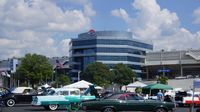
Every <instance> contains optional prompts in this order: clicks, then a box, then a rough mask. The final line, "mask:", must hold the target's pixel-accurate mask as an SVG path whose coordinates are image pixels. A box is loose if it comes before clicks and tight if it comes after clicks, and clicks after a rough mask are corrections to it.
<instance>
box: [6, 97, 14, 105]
mask: <svg viewBox="0 0 200 112" xmlns="http://www.w3.org/2000/svg"><path fill="white" fill-rule="evenodd" d="M14 105H15V100H14V99H8V100H7V101H6V106H7V107H13V106H14Z"/></svg>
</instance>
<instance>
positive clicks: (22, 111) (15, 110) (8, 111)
mask: <svg viewBox="0 0 200 112" xmlns="http://www.w3.org/2000/svg"><path fill="white" fill-rule="evenodd" d="M1 112H52V111H46V110H45V109H44V108H43V107H33V106H31V105H27V104H26V105H25V104H17V105H16V106H14V107H3V108H2V111H1ZM53 112H67V110H65V109H61V110H57V111H53ZM79 112H84V111H79ZM131 112H133V111H131ZM176 112H189V108H177V110H176Z"/></svg>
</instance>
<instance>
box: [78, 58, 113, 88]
mask: <svg viewBox="0 0 200 112" xmlns="http://www.w3.org/2000/svg"><path fill="white" fill-rule="evenodd" d="M112 76H113V75H112V73H111V72H110V70H109V68H108V67H107V66H106V65H105V64H103V63H101V62H94V63H91V64H89V65H88V66H87V68H86V69H85V71H84V72H83V74H82V79H84V80H87V81H89V82H92V83H95V84H97V85H99V86H108V85H109V84H111V78H112Z"/></svg>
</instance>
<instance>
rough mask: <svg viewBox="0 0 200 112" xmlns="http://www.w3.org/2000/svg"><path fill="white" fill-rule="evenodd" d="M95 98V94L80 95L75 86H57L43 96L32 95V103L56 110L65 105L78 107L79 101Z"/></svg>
mask: <svg viewBox="0 0 200 112" xmlns="http://www.w3.org/2000/svg"><path fill="white" fill-rule="evenodd" d="M93 99H96V97H95V96H91V95H81V93H80V90H79V89H75V88H58V89H55V90H52V91H50V92H49V93H48V94H47V95H45V96H33V98H32V105H34V106H43V107H44V108H45V109H48V110H56V109H58V107H66V108H67V109H69V110H70V109H72V106H73V107H77V108H78V106H79V105H78V104H80V103H81V101H86V100H93Z"/></svg>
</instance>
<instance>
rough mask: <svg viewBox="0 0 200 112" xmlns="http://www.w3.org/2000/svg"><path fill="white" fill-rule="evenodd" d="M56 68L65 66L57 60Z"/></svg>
mask: <svg viewBox="0 0 200 112" xmlns="http://www.w3.org/2000/svg"><path fill="white" fill-rule="evenodd" d="M56 68H63V64H61V63H60V61H59V60H56Z"/></svg>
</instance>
